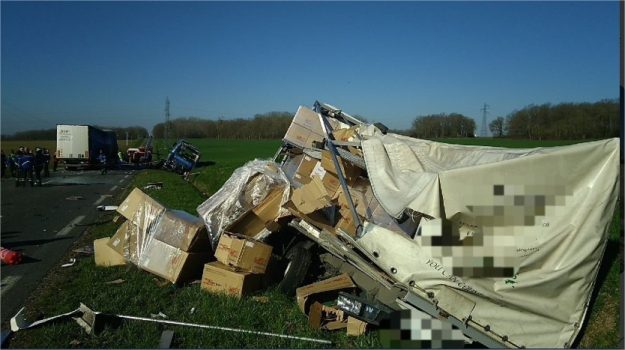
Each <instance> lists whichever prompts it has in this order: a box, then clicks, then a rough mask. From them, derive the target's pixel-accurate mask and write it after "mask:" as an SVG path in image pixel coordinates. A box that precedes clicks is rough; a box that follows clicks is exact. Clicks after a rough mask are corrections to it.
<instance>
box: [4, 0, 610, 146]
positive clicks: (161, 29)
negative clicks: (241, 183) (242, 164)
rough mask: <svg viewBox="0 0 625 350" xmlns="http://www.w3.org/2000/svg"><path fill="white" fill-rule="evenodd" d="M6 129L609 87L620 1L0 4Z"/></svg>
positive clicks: (395, 105)
mask: <svg viewBox="0 0 625 350" xmlns="http://www.w3.org/2000/svg"><path fill="white" fill-rule="evenodd" d="M0 6H1V12H2V18H1V20H2V22H1V30H2V33H1V35H2V36H1V39H2V41H1V43H2V44H1V45H2V47H1V49H2V55H1V58H2V62H1V65H2V76H1V83H2V84H1V87H2V91H1V102H2V109H1V113H2V124H1V127H2V133H4V134H7V133H13V132H15V131H19V130H26V129H39V128H52V127H54V126H55V125H56V124H57V123H75V124H99V125H108V126H130V125H140V126H144V127H146V128H148V130H150V131H151V130H152V126H154V125H155V124H156V123H158V122H161V121H162V120H163V119H164V111H163V110H164V104H165V98H166V97H167V96H169V99H170V100H171V115H172V118H176V117H181V116H197V117H206V118H217V117H219V116H223V117H224V118H226V119H229V118H237V117H243V118H248V117H252V116H253V115H254V114H256V113H264V112H269V111H291V112H294V111H295V110H296V109H297V107H298V106H299V105H309V106H310V105H312V103H313V102H314V101H315V100H316V99H318V100H320V101H323V102H327V103H330V104H333V105H335V106H337V107H340V108H342V109H343V110H344V111H346V112H347V113H350V114H361V115H363V116H365V117H367V118H368V119H369V120H371V121H381V122H383V123H385V124H386V125H388V126H389V127H391V128H407V127H409V126H410V124H411V122H412V120H413V119H414V117H415V116H417V115H424V114H431V113H441V112H442V113H451V112H457V113H462V114H465V115H467V116H470V117H473V118H475V119H476V121H477V124H478V130H479V127H480V126H479V125H480V121H481V112H480V108H481V107H482V104H483V103H485V102H486V103H488V104H489V105H490V106H491V108H490V114H489V119H492V118H494V117H495V116H499V115H502V116H505V115H506V114H508V113H510V112H512V111H513V110H515V109H520V108H522V107H524V106H526V105H528V104H531V103H535V104H540V103H546V102H550V103H560V102H594V101H597V100H600V99H604V98H617V97H618V96H619V90H618V87H619V3H618V2H617V1H611V2H518V3H509V2H481V3H475V2H393V3H381V2H235V3H223V2H185V3H181V2H130V3H128V2H95V3H94V2H86V3H84V2H51V3H49V2H43V3H40V2H36V3H35V2H5V1H3V2H2V3H1V5H0Z"/></svg>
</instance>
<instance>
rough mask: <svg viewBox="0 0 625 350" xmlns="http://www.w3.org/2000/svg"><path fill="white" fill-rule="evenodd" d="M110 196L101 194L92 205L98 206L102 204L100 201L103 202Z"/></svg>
mask: <svg viewBox="0 0 625 350" xmlns="http://www.w3.org/2000/svg"><path fill="white" fill-rule="evenodd" d="M110 196H111V195H110V194H101V195H100V198H98V200H97V201H95V202H93V205H100V203H102V201H104V199H105V198H108V197H110Z"/></svg>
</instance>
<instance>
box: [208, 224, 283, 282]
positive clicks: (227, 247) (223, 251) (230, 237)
mask: <svg viewBox="0 0 625 350" xmlns="http://www.w3.org/2000/svg"><path fill="white" fill-rule="evenodd" d="M272 249H273V247H271V246H270V245H267V244H265V243H263V242H259V241H257V240H255V239H252V238H249V237H245V236H243V235H238V234H234V233H230V232H224V233H222V234H221V237H220V238H219V243H218V244H217V249H216V250H215V259H217V261H219V262H221V263H222V264H224V265H229V266H232V267H236V268H239V269H241V270H243V271H247V272H252V273H265V270H266V269H267V264H269V259H270V258H271V250H272Z"/></svg>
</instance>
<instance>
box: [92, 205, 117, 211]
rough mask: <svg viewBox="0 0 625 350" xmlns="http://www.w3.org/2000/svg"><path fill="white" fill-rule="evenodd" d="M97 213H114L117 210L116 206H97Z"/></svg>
mask: <svg viewBox="0 0 625 350" xmlns="http://www.w3.org/2000/svg"><path fill="white" fill-rule="evenodd" d="M96 209H97V210H99V211H115V210H116V209H117V206H116V205H98V206H97V207H96Z"/></svg>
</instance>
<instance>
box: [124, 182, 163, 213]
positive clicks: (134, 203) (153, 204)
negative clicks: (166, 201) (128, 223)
mask: <svg viewBox="0 0 625 350" xmlns="http://www.w3.org/2000/svg"><path fill="white" fill-rule="evenodd" d="M142 207H144V210H147V211H149V212H153V215H154V216H158V215H159V214H160V213H161V212H163V211H164V210H165V207H164V206H163V205H162V204H160V203H159V202H157V201H156V200H154V199H153V198H152V197H150V196H148V195H147V194H145V193H144V192H143V191H141V190H140V189H138V188H136V187H135V189H134V190H132V192H130V194H129V195H128V197H126V199H124V201H123V202H122V203H121V204H120V205H119V206H118V207H117V212H118V213H120V214H121V215H123V216H124V217H125V218H126V219H128V220H132V219H133V217H134V216H135V213H136V212H137V210H139V208H142Z"/></svg>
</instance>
